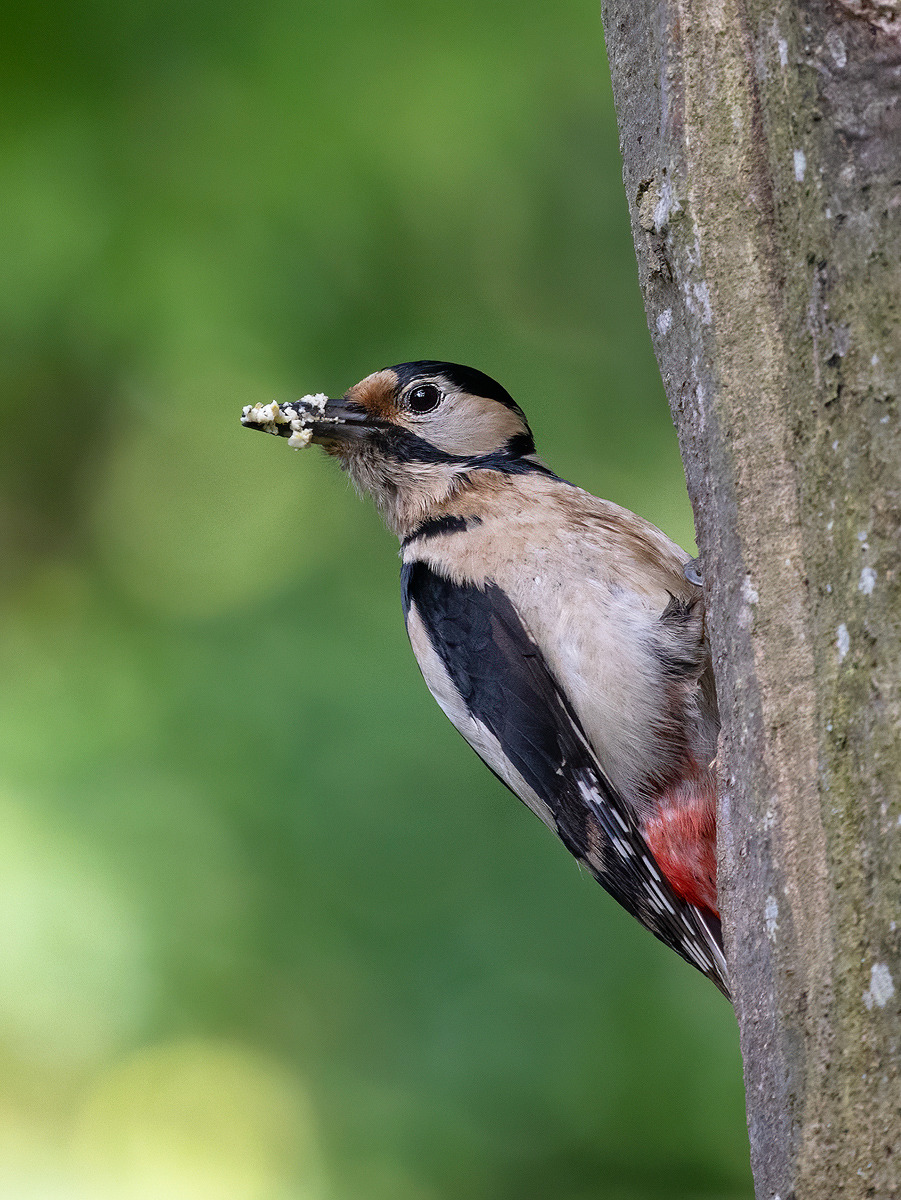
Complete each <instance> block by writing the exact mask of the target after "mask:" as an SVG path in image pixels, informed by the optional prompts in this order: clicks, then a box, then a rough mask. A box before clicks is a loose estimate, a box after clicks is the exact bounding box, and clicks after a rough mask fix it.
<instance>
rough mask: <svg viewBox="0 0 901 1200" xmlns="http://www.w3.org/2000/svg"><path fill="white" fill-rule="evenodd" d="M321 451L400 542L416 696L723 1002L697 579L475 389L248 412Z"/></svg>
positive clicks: (498, 400)
mask: <svg viewBox="0 0 901 1200" xmlns="http://www.w3.org/2000/svg"><path fill="white" fill-rule="evenodd" d="M242 422H243V424H245V425H247V426H249V427H251V428H259V429H263V430H265V431H267V432H269V433H275V434H278V435H280V436H284V437H288V438H289V439H290V444H291V445H293V446H295V447H300V446H303V445H306V444H307V443H308V442H313V443H314V444H317V445H320V446H321V447H322V448H323V449H324V450H325V451H326V452H327V453H328V454H330V455H333V456H334V457H335V458H337V459H338V461H339V462H340V464H341V466H342V467H343V468H344V469H345V470H346V471H347V472H348V474H349V475H350V477H351V479H352V480H353V482H354V483H355V485H356V486H357V488H358V489H359V490H360V491H363V492H368V493H369V494H370V495H371V496H372V498H373V500H374V501H375V504H376V506H377V508H378V509H379V511H380V513H381V515H382V517H383V518H384V520H385V522H386V524H387V525H388V526H389V528H390V529H391V530H392V531H393V532H394V533H395V534H396V535H397V536H398V537H399V538H400V541H401V559H402V563H403V566H402V569H401V592H402V599H403V610H404V617H405V620H406V627H407V633H408V635H409V638H410V643H411V645H412V648H413V653H414V654H415V656H416V660H417V662H418V664H419V667H420V670H421V671H422V674H423V677H424V679H425V682H426V684H427V686H428V688H429V690H430V691H431V693H432V695H433V696H434V697H435V699H436V700H437V702H438V704H439V705H440V706H441V708H442V709H443V711H444V712H445V713H446V715H447V716H448V717H449V718H450V720H451V722H452V723H453V725H454V726H455V727H456V728H457V730H458V731H459V732H460V733H461V734H462V735H463V737H464V738H465V739H466V741H467V742H468V743H469V744H470V746H472V748H473V749H474V750H475V751H476V753H477V754H478V755H479V756H480V757H481V758H482V759H483V760H484V762H485V763H486V764H487V766H488V767H489V768H490V770H491V771H492V772H493V773H494V774H495V775H496V776H497V777H498V778H499V779H500V780H501V781H502V782H503V783H504V784H506V786H507V787H508V788H509V789H510V790H511V791H512V792H513V793H514V794H515V795H516V796H518V797H519V798H520V800H522V801H524V802H525V804H526V805H527V806H528V807H529V808H530V809H532V811H533V812H534V813H536V814H537V815H538V816H539V817H540V818H541V820H542V821H544V823H545V824H546V825H548V826H549V827H550V828H551V829H552V830H553V831H554V832H555V833H557V834H558V836H559V837H560V839H561V840H562V841H563V843H564V844H565V846H566V847H567V849H568V850H569V851H570V852H571V853H572V854H573V855H574V856H575V857H576V859H578V861H579V862H580V863H582V864H583V865H584V866H585V867H586V868H587V869H588V871H590V872H591V874H592V875H593V876H594V877H595V878H596V879H597V880H598V882H599V883H600V884H601V885H602V886H603V887H604V888H606V890H607V891H608V892H609V893H610V894H611V895H612V896H613V897H614V899H615V900H617V901H618V902H619V903H620V904H621V905H622V906H623V907H624V908H625V909H627V910H628V911H629V912H630V913H632V914H633V915H634V916H635V917H637V918H638V920H639V921H641V923H642V924H643V925H645V926H646V927H647V928H648V929H649V930H650V931H651V932H652V933H653V934H654V935H655V936H656V937H658V938H659V939H660V940H661V941H663V942H665V943H666V944H667V945H668V946H670V947H671V948H672V949H673V950H675V951H676V952H677V953H678V954H680V955H681V956H682V957H683V958H684V959H686V960H687V961H688V962H690V963H692V964H693V965H694V966H695V967H697V968H698V969H699V970H700V971H702V972H703V974H705V975H706V976H707V977H708V978H709V979H710V980H712V981H713V983H715V984H716V986H717V987H718V988H719V989H720V990H721V991H722V992H723V993H724V994H725V995H727V996H728V994H729V988H728V972H727V967H726V961H725V958H724V956H723V949H722V935H721V929H720V919H719V912H718V908H717V894H716V828H715V819H716V780H715V774H714V768H713V762H714V759H715V756H716V744H717V734H718V731H719V718H718V713H717V705H716V694H715V690H714V683H713V674H712V669H711V661H710V651H709V647H708V643H707V638H706V634H705V628H704V605H703V594H702V588H701V586H700V585H701V580H700V577H699V575H698V573H697V567H696V562H695V561H694V560H691V559H690V557H689V555H688V554H686V553H685V552H684V551H683V550H681V549H680V548H679V547H678V546H677V545H676V544H675V543H674V542H672V541H670V539H669V538H667V537H666V536H665V534H663V533H662V532H661V531H660V530H659V529H657V528H656V527H655V526H653V525H651V524H650V523H649V522H648V521H645V520H643V519H642V518H641V517H638V516H636V515H635V514H634V513H631V512H629V511H628V510H627V509H624V508H621V507H619V505H616V504H613V503H611V502H610V501H607V500H601V499H598V498H597V497H595V496H592V495H591V494H590V493H588V492H585V491H583V490H582V489H581V488H578V487H575V486H574V485H573V484H570V483H568V482H566V481H565V480H563V479H560V478H559V477H558V476H557V475H555V474H554V472H553V471H552V470H550V469H549V468H548V467H547V466H545V465H544V463H543V462H542V461H541V460H540V459H539V458H538V457H537V455H536V452H535V442H534V439H533V437H532V431H531V429H530V428H529V423H528V421H527V420H526V417H525V414H524V413H523V411H522V409H521V408H520V407H519V405H518V404H516V403H515V401H514V400H513V399H512V397H511V396H510V395H509V393H508V392H507V391H506V390H505V389H504V388H503V387H502V386H501V385H500V384H499V383H497V382H495V380H493V379H491V378H490V377H489V376H488V375H485V374H483V373H482V372H481V371H477V370H475V369H474V368H472V367H465V366H461V365H459V364H457V363H447V362H438V361H431V360H428V361H419V362H409V363H401V364H400V365H398V366H394V367H388V368H386V369H384V370H381V371H376V372H375V373H374V374H372V375H369V376H367V377H366V378H365V379H363V380H361V381H360V382H359V383H357V384H355V385H354V386H353V387H352V388H350V389H349V391H347V392H346V393H345V395H344V396H343V397H341V398H340V399H329V398H328V397H326V396H325V395H322V394H318V395H316V396H309V397H305V398H304V399H303V400H301V401H297V402H295V403H289V404H281V405H277V404H271V405H256V406H254V407H252V408H251V407H250V406H248V407H246V408H245V409H244V415H243V417H242Z"/></svg>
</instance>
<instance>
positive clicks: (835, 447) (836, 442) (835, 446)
mask: <svg viewBox="0 0 901 1200" xmlns="http://www.w3.org/2000/svg"><path fill="white" fill-rule="evenodd" d="M832 449H833V450H837V449H838V438H836V440H835V441H834V442H833V443H832Z"/></svg>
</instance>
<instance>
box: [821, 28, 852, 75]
mask: <svg viewBox="0 0 901 1200" xmlns="http://www.w3.org/2000/svg"><path fill="white" fill-rule="evenodd" d="M826 45H827V46H828V47H829V53H830V54H831V55H832V61H833V62H834V63H835V65H836V66H837V67H838V69H839V70H841V69H842V68H843V67H844V66H845V64H846V63H847V61H848V51H847V50H846V48H845V43H844V41H843V40H842V35H841V34H840V33H839V32H838V30H836V29H830V30H829V32H828V33H827V34H826Z"/></svg>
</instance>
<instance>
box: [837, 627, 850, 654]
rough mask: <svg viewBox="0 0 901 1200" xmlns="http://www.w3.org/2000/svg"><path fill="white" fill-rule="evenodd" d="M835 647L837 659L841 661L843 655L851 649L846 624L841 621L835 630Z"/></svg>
mask: <svg viewBox="0 0 901 1200" xmlns="http://www.w3.org/2000/svg"><path fill="white" fill-rule="evenodd" d="M836 635H837V636H836V639H835V647H836V649H837V650H838V661H839V662H842V660H843V659H844V657H845V655H846V654H847V653H848V651H849V650H850V649H851V635H850V634H849V633H848V626H847V625H846V624H845V623H844V621H842V623H841V625H839V627H838V629H837V630H836Z"/></svg>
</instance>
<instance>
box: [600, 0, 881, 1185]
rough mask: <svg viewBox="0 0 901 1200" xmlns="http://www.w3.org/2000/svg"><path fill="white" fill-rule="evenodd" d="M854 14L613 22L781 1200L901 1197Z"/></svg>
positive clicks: (762, 1141)
mask: <svg viewBox="0 0 901 1200" xmlns="http://www.w3.org/2000/svg"><path fill="white" fill-rule="evenodd" d="M855 7H860V6H858V5H857V0H854V4H853V5H852V4H838V3H830V2H829V0H807V2H806V3H804V4H802V5H798V4H797V3H788V2H787V0H782V2H779V3H743V2H741V0H708V2H707V3H704V4H700V3H698V2H697V0H606V3H605V5H604V24H605V33H606V38H607V45H608V51H609V54H610V61H611V70H612V75H613V83H614V95H615V99H616V104H617V112H618V118H619V123H620V133H621V144H622V149H623V157H624V180H625V185H626V193H627V198H628V200H629V204H630V210H631V214H632V225H633V234H634V238H635V246H636V252H637V256H638V263H639V275H640V279H641V285H642V290H643V292H644V297H645V304H646V308H647V313H648V324H649V328H650V330H651V335H652V338H653V340H654V345H655V350H656V352H657V356H658V360H659V362H660V366H661V371H662V374H663V379H664V383H665V385H666V389H667V393H668V396H669V399H670V403H671V406H672V409H673V415H674V418H675V420H676V424H677V427H678V430H679V436H680V442H681V446H682V452H683V458H684V461H685V466H686V475H687V478H688V485H689V491H690V494H691V498H692V502H693V505H694V509H695V517H696V525H697V535H698V544H699V548H700V551H701V557H702V562H703V570H704V575H705V586H706V590H707V597H708V609H709V621H710V634H711V640H712V644H713V648H714V655H715V669H716V674H717V685H718V691H719V697H720V705H721V709H722V714H723V722H724V732H723V740H722V746H721V753H720V770H721V780H722V787H721V793H722V795H721V810H720V819H719V830H720V857H721V862H720V876H721V903H722V907H723V911H724V917H725V927H726V934H727V944H728V949H729V953H730V958H731V965H732V970H733V975H734V990H735V995H736V1011H737V1015H738V1018H739V1024H740V1027H741V1037H742V1050H743V1054H744V1060H745V1075H746V1086H747V1094H748V1121H749V1131H750V1135H751V1148H752V1163H753V1166H754V1171H755V1180H756V1186H757V1190H758V1195H759V1196H761V1197H768V1198H773V1197H775V1196H777V1195H778V1196H780V1198H781V1200H788V1197H789V1196H795V1197H796V1198H797V1200H801V1198H802V1197H805V1198H806V1197H810V1198H811V1200H812V1198H813V1197H816V1200H828V1198H829V1197H831V1196H838V1195H841V1196H842V1197H857V1196H860V1197H864V1196H871V1197H877V1198H882V1197H885V1198H886V1200H887V1198H888V1197H891V1196H896V1195H901V1080H899V1037H901V1027H899V1026H901V1021H899V1018H901V933H899V925H901V734H899V731H901V404H899V401H901V335H899V329H898V324H899V316H901V37H896V36H894V33H893V28H892V27H890V20H891V18H892V10H893V5H892V4H880V5H879V6H878V7H879V10H880V11H879V13H877V14H876V17H878V18H879V19H878V20H876V19H875V17H874V19H873V20H865V19H861V18H860V17H859V16H858V15H856V14H852V12H851V11H850V10H851V9H852V8H855ZM871 8H874V6H873V5H872V4H870V5H868V6H867V11H869V9H871ZM869 15H870V16H871V17H872V16H873V14H872V13H870V14H869ZM886 22H889V24H888V25H887V24H886Z"/></svg>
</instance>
